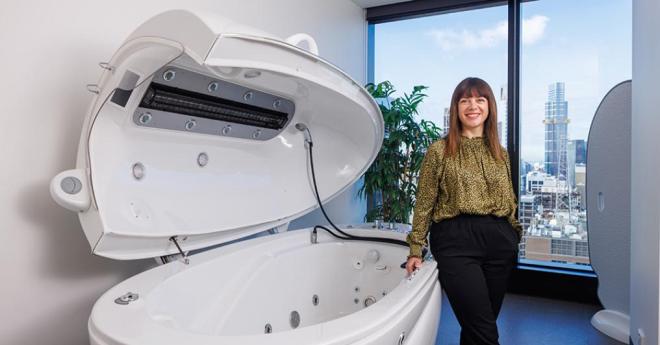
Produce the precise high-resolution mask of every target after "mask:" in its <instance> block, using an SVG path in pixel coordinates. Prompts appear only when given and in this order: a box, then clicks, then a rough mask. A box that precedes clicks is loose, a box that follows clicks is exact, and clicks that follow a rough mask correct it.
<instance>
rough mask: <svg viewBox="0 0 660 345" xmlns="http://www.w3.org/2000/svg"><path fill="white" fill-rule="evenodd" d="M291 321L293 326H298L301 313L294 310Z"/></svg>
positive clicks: (290, 317)
mask: <svg viewBox="0 0 660 345" xmlns="http://www.w3.org/2000/svg"><path fill="white" fill-rule="evenodd" d="M289 323H291V327H292V328H298V326H300V314H298V312H297V311H295V310H294V311H292V312H291V316H289Z"/></svg>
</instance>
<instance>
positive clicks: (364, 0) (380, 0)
mask: <svg viewBox="0 0 660 345" xmlns="http://www.w3.org/2000/svg"><path fill="white" fill-rule="evenodd" d="M406 1H411V0H353V2H354V3H355V4H356V5H358V6H360V7H362V8H369V7H376V6H382V5H389V4H396V3H398V2H406Z"/></svg>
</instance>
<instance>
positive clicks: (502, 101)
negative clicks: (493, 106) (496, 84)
mask: <svg viewBox="0 0 660 345" xmlns="http://www.w3.org/2000/svg"><path fill="white" fill-rule="evenodd" d="M495 97H497V98H498V100H497V134H498V135H499V136H500V143H501V144H502V146H504V147H507V145H506V141H507V139H506V136H507V122H508V119H509V118H508V115H507V107H508V104H507V84H504V85H502V86H500V92H499V94H498V95H496V96H495Z"/></svg>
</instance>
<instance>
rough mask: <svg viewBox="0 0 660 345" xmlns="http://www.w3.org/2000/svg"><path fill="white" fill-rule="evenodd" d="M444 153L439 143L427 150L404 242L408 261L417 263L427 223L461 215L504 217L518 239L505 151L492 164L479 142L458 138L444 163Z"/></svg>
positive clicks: (482, 140) (491, 157)
mask: <svg viewBox="0 0 660 345" xmlns="http://www.w3.org/2000/svg"><path fill="white" fill-rule="evenodd" d="M444 151H445V140H444V139H440V140H438V141H436V142H434V143H433V144H431V146H429V148H428V151H427V152H426V155H425V156H424V160H423V162H422V167H421V169H420V173H419V182H418V188H417V196H416V203H415V209H414V216H413V225H412V231H411V232H410V233H409V234H408V236H407V238H406V242H408V244H409V245H410V256H417V257H421V255H422V247H424V246H425V245H426V243H427V241H426V236H427V234H428V231H429V225H430V223H431V220H432V221H433V222H436V223H437V222H440V221H442V220H443V219H448V218H452V217H455V216H457V215H459V214H461V213H464V214H476V215H494V216H497V217H507V218H508V220H509V222H510V223H511V225H513V227H514V229H516V230H517V231H518V233H519V234H520V233H521V232H522V227H521V226H520V223H518V221H517V220H516V218H515V212H516V208H517V205H516V195H515V193H514V191H513V185H512V184H511V165H510V162H509V155H508V153H507V152H506V150H503V153H504V161H498V160H496V159H495V158H494V157H493V156H492V155H491V153H490V150H489V149H488V144H487V142H486V140H485V139H484V138H482V137H476V138H467V137H461V141H460V145H459V148H458V152H457V153H456V155H454V156H453V157H444Z"/></svg>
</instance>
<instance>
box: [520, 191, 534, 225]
mask: <svg viewBox="0 0 660 345" xmlns="http://www.w3.org/2000/svg"><path fill="white" fill-rule="evenodd" d="M536 198H537V197H536V196H535V195H531V194H525V195H521V196H520V202H519V204H520V208H519V209H518V219H519V221H520V225H522V227H523V231H527V229H528V228H529V226H530V225H532V221H533V220H534V214H536V208H537V204H536Z"/></svg>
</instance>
